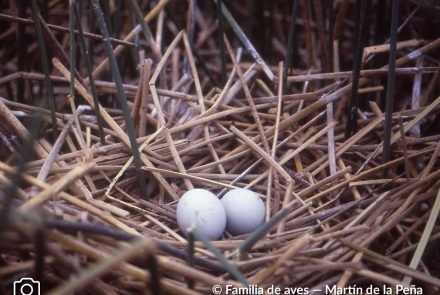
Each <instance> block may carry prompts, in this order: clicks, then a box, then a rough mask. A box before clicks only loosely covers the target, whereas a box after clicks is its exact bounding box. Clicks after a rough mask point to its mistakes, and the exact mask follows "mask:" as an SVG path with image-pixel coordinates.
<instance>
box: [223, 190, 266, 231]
mask: <svg viewBox="0 0 440 295" xmlns="http://www.w3.org/2000/svg"><path fill="white" fill-rule="evenodd" d="M221 202H222V203H223V206H224V207H225V211H226V219H227V225H226V227H227V229H228V231H229V232H230V233H231V234H234V235H242V234H247V233H251V232H253V231H254V230H255V229H257V227H259V226H260V225H261V224H262V223H263V222H264V214H265V212H266V208H265V206H264V202H263V200H262V199H261V198H260V197H259V196H258V195H257V194H256V193H254V192H253V191H251V190H248V189H243V188H237V189H233V190H231V191H229V192H227V193H226V194H225V195H224V197H223V198H222V199H221Z"/></svg>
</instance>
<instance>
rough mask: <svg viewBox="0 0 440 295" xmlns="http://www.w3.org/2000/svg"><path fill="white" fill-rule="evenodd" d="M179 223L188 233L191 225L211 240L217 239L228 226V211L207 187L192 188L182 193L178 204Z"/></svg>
mask: <svg viewBox="0 0 440 295" xmlns="http://www.w3.org/2000/svg"><path fill="white" fill-rule="evenodd" d="M176 216H177V224H178V225H179V228H180V230H181V231H182V232H183V233H184V234H185V235H186V233H187V230H188V228H189V227H191V226H196V227H197V229H198V230H199V231H200V232H201V233H202V234H203V235H204V236H205V237H206V238H208V239H209V240H217V239H218V238H220V237H221V235H222V234H223V232H224V230H225V227H226V212H225V209H224V208H223V205H222V203H221V202H220V200H219V199H218V198H217V197H216V196H215V195H214V194H213V193H211V192H210V191H207V190H205V189H198V188H196V189H192V190H189V191H187V192H186V193H184V194H183V195H182V197H181V198H180V200H179V203H178V204H177V210H176Z"/></svg>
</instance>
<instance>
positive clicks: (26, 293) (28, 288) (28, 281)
mask: <svg viewBox="0 0 440 295" xmlns="http://www.w3.org/2000/svg"><path fill="white" fill-rule="evenodd" d="M14 295H40V282H39V281H35V280H33V279H32V278H22V279H21V280H19V281H15V282H14Z"/></svg>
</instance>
